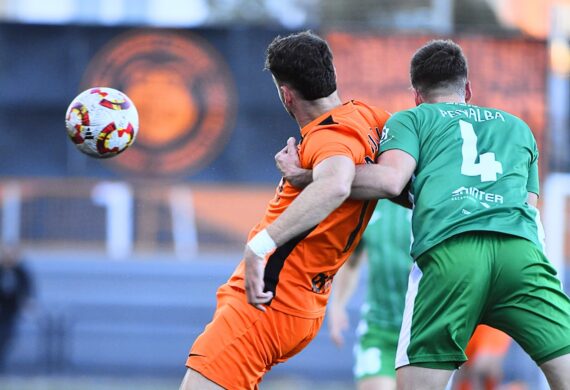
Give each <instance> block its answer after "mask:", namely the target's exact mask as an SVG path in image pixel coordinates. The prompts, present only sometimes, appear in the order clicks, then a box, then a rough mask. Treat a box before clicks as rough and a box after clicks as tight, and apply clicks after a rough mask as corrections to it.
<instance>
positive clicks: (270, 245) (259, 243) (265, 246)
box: [247, 229, 277, 258]
mask: <svg viewBox="0 0 570 390" xmlns="http://www.w3.org/2000/svg"><path fill="white" fill-rule="evenodd" d="M247 246H249V249H251V251H252V252H253V253H255V254H256V255H257V256H258V257H262V258H265V256H266V255H267V254H268V253H270V252H272V251H273V250H274V249H275V248H277V246H276V245H275V241H273V239H272V238H271V236H270V235H269V233H267V230H266V229H263V230H262V231H260V232H259V233H257V234H256V235H255V236H254V237H253V238H252V239H251V240H249V242H248V243H247Z"/></svg>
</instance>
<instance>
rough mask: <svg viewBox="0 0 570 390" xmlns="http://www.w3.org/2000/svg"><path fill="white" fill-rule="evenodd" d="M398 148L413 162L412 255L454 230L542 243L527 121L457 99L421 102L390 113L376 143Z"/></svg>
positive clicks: (535, 167)
mask: <svg viewBox="0 0 570 390" xmlns="http://www.w3.org/2000/svg"><path fill="white" fill-rule="evenodd" d="M391 149H400V150H403V151H404V152H406V153H408V154H410V155H411V156H412V157H413V158H414V159H415V160H416V162H417V166H416V170H415V172H414V177H413V179H412V180H413V181H412V187H411V195H412V196H413V199H414V212H413V218H412V230H413V233H414V242H413V245H412V256H413V257H414V258H417V257H418V256H419V255H421V254H422V253H424V252H425V251H427V250H428V249H430V248H432V247H433V246H435V245H437V244H438V243H440V242H442V241H443V240H445V239H447V238H449V237H451V236H454V235H456V234H459V233H462V232H466V231H476V230H483V231H495V232H501V233H506V234H511V235H515V236H519V237H523V238H526V239H528V240H530V241H532V242H534V243H535V244H536V245H538V246H539V247H540V248H542V234H541V231H542V230H541V225H540V222H539V218H538V211H537V210H536V209H535V208H534V207H532V206H530V205H528V204H527V196H528V192H533V193H536V194H538V185H539V184H538V165H537V160H538V150H537V146H536V141H535V139H534V137H533V135H532V132H531V131H530V129H529V127H528V126H527V125H526V124H525V123H524V122H523V121H522V120H521V119H519V118H517V117H515V116H513V115H511V114H508V113H506V112H504V111H501V110H496V109H492V108H485V107H478V106H474V105H469V104H464V103H463V104H462V103H437V104H421V105H420V106H418V107H415V108H412V109H409V110H405V111H401V112H398V113H396V114H395V115H393V116H392V117H391V118H390V119H389V120H388V122H387V123H386V126H385V127H384V132H383V135H382V142H381V150H382V151H383V152H385V151H387V150H391Z"/></svg>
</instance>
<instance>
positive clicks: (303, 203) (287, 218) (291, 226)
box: [244, 155, 355, 311]
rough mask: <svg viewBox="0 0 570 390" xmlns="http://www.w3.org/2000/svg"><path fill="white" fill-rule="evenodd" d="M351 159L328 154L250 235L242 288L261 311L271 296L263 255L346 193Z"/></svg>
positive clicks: (329, 209)
mask: <svg viewBox="0 0 570 390" xmlns="http://www.w3.org/2000/svg"><path fill="white" fill-rule="evenodd" d="M354 172H355V166H354V161H353V160H352V159H351V158H350V157H347V156H345V155H335V156H331V157H328V158H326V159H324V160H323V161H321V162H320V163H318V164H317V165H316V166H315V168H314V170H313V182H312V183H311V184H309V185H308V186H307V187H306V188H305V189H304V190H303V191H301V193H300V194H299V196H297V197H296V198H295V200H294V201H293V202H292V203H291V205H289V207H287V209H286V210H285V211H284V212H283V213H282V214H281V215H280V216H279V217H278V218H277V219H276V220H275V221H274V222H273V223H272V224H271V225H269V226H267V227H266V228H265V229H264V230H262V231H261V232H259V233H258V234H257V235H256V236H255V237H254V238H252V239H251V240H250V241H249V242H248V244H247V245H246V248H245V253H244V260H245V265H246V271H245V288H246V295H247V299H248V302H249V303H250V304H252V305H253V306H255V307H256V308H258V309H260V310H262V311H264V310H265V308H264V307H263V306H262V304H264V303H267V302H269V301H270V300H271V299H272V294H271V292H264V291H263V287H264V284H263V272H264V268H263V267H264V264H263V263H264V258H265V256H266V255H267V254H269V253H270V252H272V251H273V250H274V249H275V248H277V247H279V246H282V245H283V244H285V243H286V242H288V241H289V240H291V239H292V238H294V237H296V236H298V235H300V234H301V233H303V232H305V231H307V230H309V229H310V228H312V227H314V226H316V225H318V224H319V223H320V222H321V221H322V220H323V219H325V218H326V217H327V216H328V215H329V214H330V213H331V212H332V211H333V210H335V209H336V208H337V207H338V206H340V205H341V204H342V203H343V202H344V201H345V200H346V199H347V198H348V196H349V195H350V185H351V183H352V181H353V179H354Z"/></svg>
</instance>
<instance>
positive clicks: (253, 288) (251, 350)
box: [180, 32, 389, 390]
mask: <svg viewBox="0 0 570 390" xmlns="http://www.w3.org/2000/svg"><path fill="white" fill-rule="evenodd" d="M266 69H267V70H269V71H270V72H271V74H272V76H273V81H274V82H275V85H276V87H277V91H278V93H279V97H280V99H281V101H282V103H283V105H284V107H285V109H286V110H287V112H289V114H291V116H292V117H293V118H294V119H295V120H296V122H297V123H298V125H299V127H300V130H301V142H300V146H299V148H298V150H297V148H296V147H295V146H294V145H295V140H294V139H293V138H291V139H289V141H288V145H287V147H286V152H288V153H297V151H298V153H299V157H300V161H301V165H302V166H303V167H304V168H307V169H312V170H313V173H312V179H313V182H312V183H311V184H310V185H308V186H307V187H305V188H304V189H300V188H296V187H295V186H293V185H292V184H291V183H289V182H288V181H286V180H284V179H282V180H281V183H280V184H279V186H278V187H277V190H276V193H275V197H274V198H273V199H272V200H271V201H270V202H269V205H268V206H267V211H266V213H265V215H264V217H263V218H262V219H261V221H260V222H259V223H258V224H257V225H256V226H255V227H254V228H253V229H252V230H251V232H250V234H249V237H248V243H247V245H246V248H245V251H244V256H243V260H242V262H241V263H240V264H239V265H238V267H237V269H236V271H235V272H234V274H233V275H232V276H231V277H230V279H229V281H228V282H227V283H226V284H224V285H222V286H221V287H220V288H219V290H218V293H217V300H218V301H217V302H218V303H217V308H216V312H215V314H214V318H213V320H212V322H210V323H209V324H208V325H207V326H206V328H205V330H204V332H203V333H202V334H201V335H200V336H198V338H197V339H196V341H195V342H194V345H193V346H192V348H191V351H190V354H189V357H188V359H187V362H186V366H187V367H188V370H187V372H186V375H185V377H184V379H183V382H182V384H181V387H180V389H182V390H188V389H193V390H198V389H199V390H204V389H220V388H225V389H236V390H237V389H254V388H257V384H258V383H259V382H260V381H261V379H262V377H263V375H264V374H265V373H266V372H267V371H269V370H270V369H271V367H272V366H274V365H275V364H277V363H282V362H284V361H286V360H287V359H288V358H290V357H292V356H293V355H295V354H297V353H298V352H300V351H301V350H302V349H303V348H304V347H305V346H307V344H309V342H310V341H311V340H312V339H313V338H314V337H315V336H316V334H317V332H318V331H319V329H320V327H321V324H322V321H323V317H324V314H325V308H326V304H327V300H328V297H329V294H330V289H331V283H332V280H333V277H334V275H335V274H336V272H337V270H338V269H339V268H340V266H341V265H342V264H343V263H344V262H345V260H346V259H347V258H348V257H349V256H350V254H351V252H352V251H353V249H354V248H355V247H356V245H357V244H358V241H359V240H360V237H361V235H362V232H363V231H364V228H365V227H366V224H367V223H368V220H369V218H370V216H371V214H372V211H373V210H374V207H375V204H376V202H375V201H362V200H349V199H347V198H348V196H349V194H350V188H351V184H352V181H353V179H354V175H355V166H356V165H357V164H364V163H367V162H368V163H372V162H374V161H375V160H376V157H377V154H378V145H379V142H380V135H381V133H380V131H381V129H382V127H383V125H384V123H385V121H386V120H387V119H388V116H389V115H388V114H387V113H386V112H384V111H381V110H377V109H375V108H372V107H370V106H368V105H366V104H364V103H362V102H358V101H348V102H345V103H343V102H342V101H341V99H340V97H339V95H338V93H337V90H336V74H335V69H334V66H333V62H332V53H331V50H330V48H329V46H328V44H327V43H326V41H324V40H323V39H321V38H320V37H318V36H316V35H315V34H313V33H311V32H301V33H298V34H292V35H289V36H286V37H277V38H275V40H274V41H273V42H272V43H271V44H270V45H269V47H268V49H267V56H266Z"/></svg>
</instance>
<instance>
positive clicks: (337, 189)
mask: <svg viewBox="0 0 570 390" xmlns="http://www.w3.org/2000/svg"><path fill="white" fill-rule="evenodd" d="M350 186H351V183H350V182H347V183H344V182H335V183H332V184H331V185H330V187H329V194H330V196H331V198H333V199H335V200H336V201H337V202H338V203H339V204H340V203H342V202H344V201H345V200H346V199H348V197H349V196H350Z"/></svg>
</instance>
